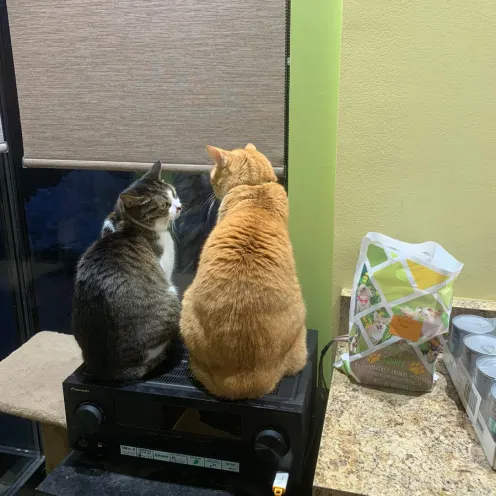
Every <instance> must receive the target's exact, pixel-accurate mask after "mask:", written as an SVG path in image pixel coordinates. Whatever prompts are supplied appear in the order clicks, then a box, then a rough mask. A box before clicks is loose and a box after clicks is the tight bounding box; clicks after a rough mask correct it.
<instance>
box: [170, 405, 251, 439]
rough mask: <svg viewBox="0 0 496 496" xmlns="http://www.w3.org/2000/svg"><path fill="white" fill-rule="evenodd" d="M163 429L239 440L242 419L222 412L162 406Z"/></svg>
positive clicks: (241, 434) (240, 437)
mask: <svg viewBox="0 0 496 496" xmlns="http://www.w3.org/2000/svg"><path fill="white" fill-rule="evenodd" d="M162 418H163V429H165V430H170V431H176V432H184V433H189V434H199V435H202V436H210V437H221V438H224V439H237V440H241V439H242V436H243V432H242V417H241V415H235V414H230V413H223V412H213V411H209V410H199V409H197V408H186V407H182V406H171V405H162Z"/></svg>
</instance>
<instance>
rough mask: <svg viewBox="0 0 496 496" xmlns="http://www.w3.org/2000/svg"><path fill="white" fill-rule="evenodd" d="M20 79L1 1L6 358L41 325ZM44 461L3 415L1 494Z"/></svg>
mask: <svg viewBox="0 0 496 496" xmlns="http://www.w3.org/2000/svg"><path fill="white" fill-rule="evenodd" d="M14 81H15V78H14V70H13V63H12V51H11V47H10V37H9V30H8V20H7V13H6V7H5V2H0V360H3V359H4V358H5V357H6V356H8V355H9V354H10V353H12V352H13V351H15V350H16V349H17V348H18V347H19V346H21V345H22V343H23V342H25V341H26V340H27V339H29V337H30V336H31V335H32V334H33V332H35V329H36V325H35V322H36V313H35V312H36V306H35V304H34V298H32V295H33V291H32V289H31V288H32V278H31V273H30V269H31V266H30V257H29V247H28V243H27V230H26V225H25V220H24V209H23V204H22V195H21V194H20V189H19V184H20V180H19V172H20V169H21V161H22V136H21V130H20V125H19V118H18V110H17V97H16V93H15V84H14ZM1 380H2V378H1V377H0V381H1ZM42 463H43V457H42V455H41V450H40V442H39V434H38V428H37V426H36V423H35V422H31V421H30V420H26V419H22V418H18V417H14V416H11V415H6V414H0V495H2V496H6V495H10V494H17V493H18V491H19V488H20V487H21V486H22V485H23V484H24V482H25V481H26V480H27V479H28V478H29V477H30V476H31V475H32V474H33V473H34V472H35V471H36V469H37V468H38V467H39V466H40V465H41V464H42Z"/></svg>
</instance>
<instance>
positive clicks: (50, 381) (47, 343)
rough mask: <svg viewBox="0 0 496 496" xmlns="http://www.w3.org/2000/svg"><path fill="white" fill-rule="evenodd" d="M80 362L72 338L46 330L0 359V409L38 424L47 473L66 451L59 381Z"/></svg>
mask: <svg viewBox="0 0 496 496" xmlns="http://www.w3.org/2000/svg"><path fill="white" fill-rule="evenodd" d="M81 363H82V358H81V350H80V348H79V346H78V344H77V343H76V340H75V339H74V337H73V336H68V335H67V334H60V333H57V332H49V331H43V332H39V333H38V334H36V335H35V336H33V337H32V338H31V339H30V340H29V341H27V342H26V343H25V344H23V345H22V346H21V347H20V348H19V349H17V350H16V351H14V352H13V353H12V354H11V355H9V356H8V357H7V358H5V360H3V361H1V362H0V412H3V413H7V414H9V415H16V416H18V417H23V418H27V419H31V420H36V421H37V422H39V423H40V425H41V436H42V442H43V451H44V455H45V464H46V470H47V473H48V472H50V471H51V470H53V469H54V468H55V467H56V466H57V465H58V464H59V463H60V462H61V461H62V459H63V458H64V457H65V456H66V455H67V454H68V452H69V449H68V445H67V430H66V421H65V409H64V396H63V393H62V382H63V381H64V380H65V379H66V378H67V377H68V376H69V375H70V374H71V373H72V372H74V370H75V369H76V368H77V367H78V366H79V365H80V364H81Z"/></svg>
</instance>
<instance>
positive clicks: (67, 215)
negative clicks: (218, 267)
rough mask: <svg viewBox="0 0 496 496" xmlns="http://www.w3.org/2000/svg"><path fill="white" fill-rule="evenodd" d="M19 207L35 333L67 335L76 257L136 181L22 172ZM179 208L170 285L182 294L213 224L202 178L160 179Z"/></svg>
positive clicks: (101, 174) (98, 174)
mask: <svg viewBox="0 0 496 496" xmlns="http://www.w3.org/2000/svg"><path fill="white" fill-rule="evenodd" d="M24 173H25V175H24V177H25V179H24V183H25V194H26V198H25V206H26V218H27V225H28V232H29V240H30V245H31V250H32V254H33V259H34V263H33V277H34V284H35V291H36V299H37V307H38V315H39V323H40V329H43V330H51V331H58V332H65V333H70V332H71V328H70V322H71V310H72V294H73V278H74V274H75V269H76V264H77V261H78V259H79V257H80V256H81V255H82V254H83V253H84V251H85V250H86V248H87V247H88V246H89V245H90V244H91V243H92V242H93V241H94V240H95V239H97V238H98V237H99V234H100V229H101V226H102V223H103V221H104V219H105V217H106V216H107V215H108V213H109V212H111V211H112V209H113V207H114V204H115V202H116V200H117V197H118V195H119V193H120V192H121V191H122V190H123V189H125V188H126V187H127V186H128V185H129V184H131V182H132V181H134V180H135V179H136V177H137V175H136V174H134V173H129V172H108V171H83V170H74V171H60V170H43V169H38V170H36V169H29V170H26V171H24ZM163 178H164V179H165V180H166V181H169V182H171V183H172V184H174V186H175V187H176V189H177V192H178V195H179V198H180V199H181V201H182V203H183V205H184V208H183V213H182V214H181V216H180V217H179V219H177V220H176V222H175V225H174V229H173V237H174V239H175V245H176V266H175V267H176V268H175V273H174V276H173V280H174V283H175V285H176V286H177V287H178V290H179V292H180V293H181V294H182V293H183V292H184V290H185V289H186V288H187V286H188V285H189V284H190V282H191V281H192V280H193V277H194V274H195V271H196V267H197V265H198V258H199V255H200V251H201V248H202V246H203V243H204V241H205V239H206V237H207V236H208V234H209V233H210V231H211V229H212V227H213V226H214V224H215V220H216V217H217V202H215V201H214V198H213V194H212V188H211V186H210V178H209V175H208V174H202V175H194V174H164V175H163Z"/></svg>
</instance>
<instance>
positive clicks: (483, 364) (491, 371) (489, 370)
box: [476, 355, 496, 379]
mask: <svg viewBox="0 0 496 496" xmlns="http://www.w3.org/2000/svg"><path fill="white" fill-rule="evenodd" d="M476 367H477V370H479V372H480V373H481V374H482V375H485V376H486V377H490V378H491V379H496V356H494V355H489V356H488V355H485V356H481V357H479V358H478V359H477V362H476Z"/></svg>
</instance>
